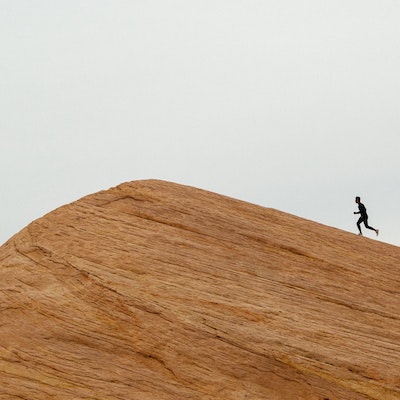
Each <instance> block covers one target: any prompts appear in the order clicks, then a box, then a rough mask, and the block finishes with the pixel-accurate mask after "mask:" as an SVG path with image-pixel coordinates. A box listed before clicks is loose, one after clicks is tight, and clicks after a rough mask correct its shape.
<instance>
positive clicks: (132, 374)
mask: <svg viewBox="0 0 400 400" xmlns="http://www.w3.org/2000/svg"><path fill="white" fill-rule="evenodd" d="M0 299H1V303H0V304H1V309H0V399H6V400H9V399H27V400H36V399H77V400H78V399H79V400H80V399H99V400H114V399H121V400H126V399H139V400H153V399H159V400H164V399H165V400H171V399H185V400H191V399H193V400H203V399H209V400H219V399H220V400H230V399H257V400H260V399H268V400H275V399H279V400H289V399H290V400H299V399H300V400H301V399H305V400H328V399H329V400H342V399H343V400H367V399H368V400H370V399H375V400H395V399H397V400H398V399H399V398H400V248H398V247H395V246H390V245H386V244H383V243H380V242H378V241H375V240H372V239H368V238H366V237H358V236H356V235H353V234H350V233H346V232H343V231H340V230H338V229H333V228H330V227H327V226H323V225H320V224H317V223H314V222H311V221H307V220H304V219H301V218H298V217H295V216H293V215H288V214H285V213H282V212H279V211H277V210H273V209H266V208H263V207H260V206H256V205H252V204H248V203H245V202H241V201H237V200H234V199H231V198H227V197H224V196H221V195H218V194H214V193H209V192H206V191H202V190H199V189H195V188H191V187H186V186H180V185H176V184H172V183H168V182H163V181H151V180H150V181H138V182H131V183H126V184H122V185H120V186H118V187H116V188H113V189H110V190H107V191H104V192H99V193H96V194H94V195H90V196H87V197H85V198H83V199H81V200H79V201H77V202H74V203H72V204H69V205H66V206H64V207H61V208H59V209H57V210H55V211H53V212H51V213H49V214H48V215H46V216H44V217H43V218H41V219H39V220H37V221H34V222H33V223H32V224H30V225H29V226H28V227H27V228H25V229H24V230H22V231H21V232H20V233H19V234H17V235H15V236H14V237H13V238H11V239H10V240H9V241H8V242H7V243H6V244H5V245H3V246H2V247H1V248H0Z"/></svg>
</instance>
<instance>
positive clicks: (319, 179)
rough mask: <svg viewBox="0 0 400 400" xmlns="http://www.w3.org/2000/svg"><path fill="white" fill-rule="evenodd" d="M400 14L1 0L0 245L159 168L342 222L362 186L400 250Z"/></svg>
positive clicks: (343, 8)
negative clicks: (66, 207) (60, 210)
mask: <svg viewBox="0 0 400 400" xmlns="http://www.w3.org/2000/svg"><path fill="white" fill-rule="evenodd" d="M399 21H400V2H399V1H397V0H376V1H373V0H334V1H333V0H332V1H329V0H327V1H321V0H308V1H306V0H125V1H123V0H108V1H106V0H37V1H32V0H0V49H1V52H0V110H1V117H0V132H1V147H0V148H1V154H0V169H1V174H2V190H1V197H0V199H1V207H0V243H3V242H5V241H6V240H7V239H8V238H10V237H11V236H12V235H13V234H15V233H17V232H18V231H20V230H21V229H22V228H23V227H25V226H26V225H28V224H29V223H30V222H31V221H32V220H34V219H36V218H39V217H41V216H43V215H44V214H46V213H47V212H50V211H52V210H54V209H55V208H57V207H59V206H61V205H63V204H66V203H70V202H72V201H74V200H77V199H78V198H80V197H82V196H84V195H87V194H90V193H94V192H97V191H99V190H103V189H108V188H109V187H112V186H115V185H118V184H120V183H122V182H126V181H131V180H138V179H149V178H155V179H163V180H169V181H173V182H178V183H182V184H186V185H190V186H195V187H199V188H203V189H207V190H211V191H214V192H217V193H221V194H224V195H228V196H231V197H235V198H239V199H242V200H245V201H248V202H251V203H256V204H259V205H262V206H266V207H273V208H277V209H279V210H282V211H285V212H289V213H292V214H296V215H298V216H301V217H304V218H307V219H310V220H313V221H316V222H320V223H323V224H326V225H330V226H333V227H336V228H339V229H344V230H346V231H350V232H354V233H356V232H357V228H356V225H355V223H356V219H357V216H354V215H353V211H355V210H356V204H355V203H354V197H355V196H356V195H360V196H361V197H362V201H363V202H364V204H365V205H366V206H367V209H368V212H369V216H370V219H369V222H370V224H371V225H372V226H374V227H376V228H379V229H380V231H381V234H380V236H379V237H378V239H379V240H382V241H384V242H388V243H392V244H395V245H398V246H400V229H399V212H398V211H397V209H398V208H399V207H398V204H399V202H400V185H399V172H400V163H399V157H398V151H399V144H400V135H399V133H400V112H399V111H400V110H399V105H400V74H399V71H400V23H399ZM364 232H365V235H366V236H369V237H371V238H372V237H375V234H374V232H372V231H367V230H364Z"/></svg>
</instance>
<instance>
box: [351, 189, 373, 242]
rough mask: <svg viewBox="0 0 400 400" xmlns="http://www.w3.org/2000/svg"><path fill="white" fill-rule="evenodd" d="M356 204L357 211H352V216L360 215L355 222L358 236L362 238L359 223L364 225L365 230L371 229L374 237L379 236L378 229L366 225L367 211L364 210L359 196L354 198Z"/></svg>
mask: <svg viewBox="0 0 400 400" xmlns="http://www.w3.org/2000/svg"><path fill="white" fill-rule="evenodd" d="M356 203H357V204H358V211H354V214H361V215H360V218H359V219H358V221H357V227H358V230H359V232H360V233H359V235H361V236H362V232H361V223H362V222H364V225H365V227H366V228H367V229H371V230H373V231H375V233H376V236H378V234H379V229H375V228H373V227H372V226H369V225H368V214H367V209H366V208H365V206H364V204H363V203H361V199H360V197H359V196H357V197H356Z"/></svg>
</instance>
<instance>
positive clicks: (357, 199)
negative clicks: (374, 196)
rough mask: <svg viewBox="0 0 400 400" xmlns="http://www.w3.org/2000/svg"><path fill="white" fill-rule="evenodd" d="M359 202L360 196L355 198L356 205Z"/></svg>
mask: <svg viewBox="0 0 400 400" xmlns="http://www.w3.org/2000/svg"><path fill="white" fill-rule="evenodd" d="M360 200H361V199H360V196H357V197H356V203H357V204H358V203H359V202H360Z"/></svg>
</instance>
